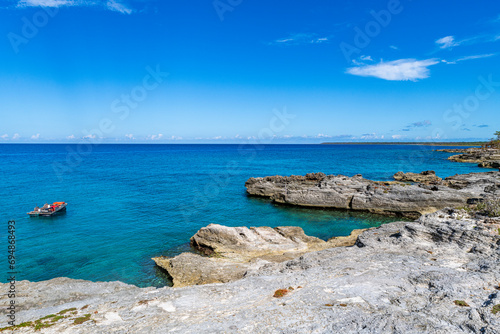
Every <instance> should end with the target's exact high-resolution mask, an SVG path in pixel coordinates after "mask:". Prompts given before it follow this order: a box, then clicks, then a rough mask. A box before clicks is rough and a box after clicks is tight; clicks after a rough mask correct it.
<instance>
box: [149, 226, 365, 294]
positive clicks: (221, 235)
mask: <svg viewBox="0 0 500 334" xmlns="http://www.w3.org/2000/svg"><path fill="white" fill-rule="evenodd" d="M363 231H364V230H354V231H352V233H351V234H350V235H349V236H347V237H334V238H331V239H330V240H328V241H323V240H321V239H318V238H315V237H310V236H307V235H306V234H305V233H304V231H303V230H302V228H300V227H295V226H282V227H276V228H274V229H273V228H270V227H252V228H247V227H228V226H222V225H218V224H210V225H209V226H207V227H204V228H202V229H200V230H199V231H198V232H197V233H196V234H195V235H194V236H193V237H192V238H191V244H192V245H193V247H195V248H196V249H198V250H199V251H200V252H201V253H204V254H205V255H208V256H209V257H208V256H201V255H198V254H193V253H183V254H181V255H178V256H176V257H173V258H166V257H157V258H153V260H154V261H155V263H156V265H158V266H159V267H161V268H163V269H164V270H165V271H167V273H168V274H169V275H170V276H171V278H172V281H173V286H174V287H183V286H188V285H201V284H209V283H226V282H230V281H234V280H237V279H241V278H243V277H244V276H245V275H246V274H248V273H249V272H253V271H256V270H258V269H259V268H261V267H263V266H265V265H267V264H269V263H274V262H283V261H287V260H290V259H294V258H297V257H299V256H301V255H303V254H305V253H307V252H312V251H318V250H322V249H327V248H331V247H341V246H352V245H354V244H355V242H356V240H357V237H358V236H359V235H360V234H361V233H362V232H363Z"/></svg>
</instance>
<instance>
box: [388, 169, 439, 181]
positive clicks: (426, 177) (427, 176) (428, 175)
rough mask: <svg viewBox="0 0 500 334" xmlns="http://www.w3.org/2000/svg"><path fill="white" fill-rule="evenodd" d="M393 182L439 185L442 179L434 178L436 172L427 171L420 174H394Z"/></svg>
mask: <svg viewBox="0 0 500 334" xmlns="http://www.w3.org/2000/svg"><path fill="white" fill-rule="evenodd" d="M393 177H394V180H396V181H401V182H417V183H423V184H439V183H440V182H441V181H442V178H440V177H438V176H436V172H434V171H432V170H428V171H425V172H422V173H403V172H397V173H396V174H394V176H393Z"/></svg>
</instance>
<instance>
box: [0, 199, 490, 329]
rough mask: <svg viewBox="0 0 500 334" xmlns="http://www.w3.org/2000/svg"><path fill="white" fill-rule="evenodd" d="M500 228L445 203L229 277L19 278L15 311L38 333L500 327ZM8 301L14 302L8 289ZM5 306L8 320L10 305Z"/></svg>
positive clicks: (3, 300)
mask: <svg viewBox="0 0 500 334" xmlns="http://www.w3.org/2000/svg"><path fill="white" fill-rule="evenodd" d="M499 228H500V219H498V218H485V217H480V216H477V217H475V216H470V215H469V214H468V213H467V212H465V211H463V210H451V209H445V210H441V211H439V212H436V213H433V214H429V215H425V216H422V217H421V218H419V219H418V220H417V221H414V222H395V223H389V224H384V225H382V226H380V227H378V228H375V229H371V230H368V231H365V232H363V233H362V234H361V235H360V236H359V238H358V242H357V243H356V245H355V246H353V247H338V248H331V249H326V250H322V251H318V252H311V253H307V254H304V255H303V256H300V257H298V258H295V259H292V260H289V261H285V262H281V263H272V262H270V263H268V264H267V265H266V266H263V267H261V268H260V269H258V270H256V271H252V272H250V273H248V274H247V275H246V276H245V277H244V278H242V279H241V280H238V281H234V282H230V283H226V284H209V285H202V286H191V287H185V288H180V289H175V288H168V287H167V288H161V289H155V288H146V289H141V288H137V287H133V286H127V285H125V284H123V283H119V282H110V283H92V282H85V281H79V280H70V279H56V280H51V281H44V282H36V283H35V282H26V281H24V282H18V287H19V291H20V296H19V297H18V298H19V305H20V306H21V305H22V307H21V308H20V309H19V310H18V312H17V314H16V317H17V323H21V322H24V321H32V324H31V325H27V326H25V327H20V328H17V329H16V330H15V333H35V329H34V322H35V321H36V320H38V321H40V322H41V323H47V325H48V326H49V327H45V328H43V329H42V332H43V333H252V334H253V333H316V334H317V333H373V334H375V333H377V334H378V333H407V334H413V333H415V334H416V333H488V334H498V333H500V314H499V313H496V312H495V310H496V309H497V308H498V306H496V305H499V304H500V290H499V289H500V286H499V285H500V235H499V233H498V229H499ZM193 265H194V266H195V265H196V264H195V263H193ZM0 289H2V291H7V290H8V285H7V284H1V285H0ZM277 291H279V292H280V294H277ZM278 297H280V298H278ZM0 302H1V303H2V305H7V303H6V302H7V296H6V295H5V294H3V295H1V296H0ZM70 309H72V311H67V310H70ZM65 310H66V312H65V313H63V314H64V316H61V317H50V318H46V319H44V320H41V319H42V318H45V317H47V316H50V315H51V314H53V315H54V314H58V313H59V312H63V311H65ZM0 312H2V314H3V316H2V317H0V322H1V323H0V327H3V326H7V320H6V317H5V316H4V314H5V313H6V308H2V309H0ZM51 319H53V320H54V321H52V320H51ZM77 319H80V320H77ZM82 319H83V320H82ZM85 319H88V321H84V320H85ZM82 321H83V322H82ZM8 332H9V331H7V333H8Z"/></svg>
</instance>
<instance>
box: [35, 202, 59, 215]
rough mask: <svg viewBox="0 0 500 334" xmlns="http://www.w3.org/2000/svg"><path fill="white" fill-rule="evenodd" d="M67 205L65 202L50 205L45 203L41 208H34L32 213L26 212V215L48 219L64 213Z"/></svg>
mask: <svg viewBox="0 0 500 334" xmlns="http://www.w3.org/2000/svg"><path fill="white" fill-rule="evenodd" d="M67 205H68V203H66V202H54V203H52V204H47V203H45V205H44V206H42V207H41V208H39V207H38V206H37V207H35V208H34V209H33V211H30V212H28V215H30V216H31V217H35V216H44V217H50V216H53V215H56V214H58V213H61V212H63V211H66V206H67Z"/></svg>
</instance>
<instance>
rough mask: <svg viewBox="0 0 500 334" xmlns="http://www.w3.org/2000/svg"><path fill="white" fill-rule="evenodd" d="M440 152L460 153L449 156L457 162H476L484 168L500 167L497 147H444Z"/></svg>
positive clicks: (499, 152)
mask: <svg viewBox="0 0 500 334" xmlns="http://www.w3.org/2000/svg"><path fill="white" fill-rule="evenodd" d="M437 151H438V152H447V153H460V154H457V155H452V156H450V157H449V158H448V160H450V161H455V162H469V163H475V164H477V165H478V166H479V167H484V168H500V150H499V149H496V148H476V147H472V148H466V149H442V150H437Z"/></svg>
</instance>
